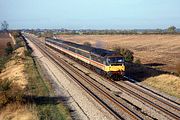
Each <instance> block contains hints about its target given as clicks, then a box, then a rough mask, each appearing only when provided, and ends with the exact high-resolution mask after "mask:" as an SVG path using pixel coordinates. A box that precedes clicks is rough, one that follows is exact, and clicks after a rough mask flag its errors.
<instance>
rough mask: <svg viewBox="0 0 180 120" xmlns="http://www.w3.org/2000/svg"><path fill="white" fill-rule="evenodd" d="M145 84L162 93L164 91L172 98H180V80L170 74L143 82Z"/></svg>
mask: <svg viewBox="0 0 180 120" xmlns="http://www.w3.org/2000/svg"><path fill="white" fill-rule="evenodd" d="M143 83H146V84H148V85H150V86H152V87H155V88H157V89H159V90H161V91H164V92H166V93H168V94H170V95H172V96H176V97H179V98H180V78H179V77H176V76H173V75H168V74H162V75H159V76H155V77H150V78H148V79H146V80H145V81H143Z"/></svg>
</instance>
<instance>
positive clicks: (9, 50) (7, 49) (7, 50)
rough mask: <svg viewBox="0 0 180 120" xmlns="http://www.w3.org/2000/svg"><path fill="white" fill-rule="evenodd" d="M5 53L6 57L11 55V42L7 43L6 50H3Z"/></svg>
mask: <svg viewBox="0 0 180 120" xmlns="http://www.w3.org/2000/svg"><path fill="white" fill-rule="evenodd" d="M5 52H6V54H7V55H9V54H12V52H13V47H12V45H11V42H8V43H7V48H5Z"/></svg>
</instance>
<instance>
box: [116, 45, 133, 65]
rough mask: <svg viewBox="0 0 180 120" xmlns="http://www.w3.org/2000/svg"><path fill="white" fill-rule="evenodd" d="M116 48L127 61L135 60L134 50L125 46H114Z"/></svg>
mask: <svg viewBox="0 0 180 120" xmlns="http://www.w3.org/2000/svg"><path fill="white" fill-rule="evenodd" d="M114 50H115V51H116V52H117V54H120V55H122V56H123V57H124V58H125V61H126V62H133V60H134V56H133V54H134V53H133V52H132V51H131V50H128V49H125V48H120V47H116V48H114Z"/></svg>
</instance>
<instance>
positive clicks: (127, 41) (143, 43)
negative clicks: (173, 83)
mask: <svg viewBox="0 0 180 120" xmlns="http://www.w3.org/2000/svg"><path fill="white" fill-rule="evenodd" d="M57 37H58V38H62V39H64V40H68V41H72V42H76V43H84V42H90V43H91V44H92V45H93V46H95V47H102V48H105V49H112V48H113V47H116V46H120V47H122V48H128V49H130V50H132V51H133V52H134V56H135V59H140V60H141V63H143V64H146V65H149V66H152V67H156V68H161V69H163V70H167V71H173V72H176V65H177V64H178V61H180V35H59V36H57Z"/></svg>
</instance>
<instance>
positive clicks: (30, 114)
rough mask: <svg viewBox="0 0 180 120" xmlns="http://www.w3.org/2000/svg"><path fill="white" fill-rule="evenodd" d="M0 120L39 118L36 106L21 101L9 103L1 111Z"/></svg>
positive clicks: (36, 119)
mask: <svg viewBox="0 0 180 120" xmlns="http://www.w3.org/2000/svg"><path fill="white" fill-rule="evenodd" d="M0 120H38V116H37V112H36V109H35V108H34V107H31V108H29V106H27V105H23V104H21V103H18V102H16V103H11V104H8V105H7V106H6V107H4V108H3V109H2V110H1V111H0Z"/></svg>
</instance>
